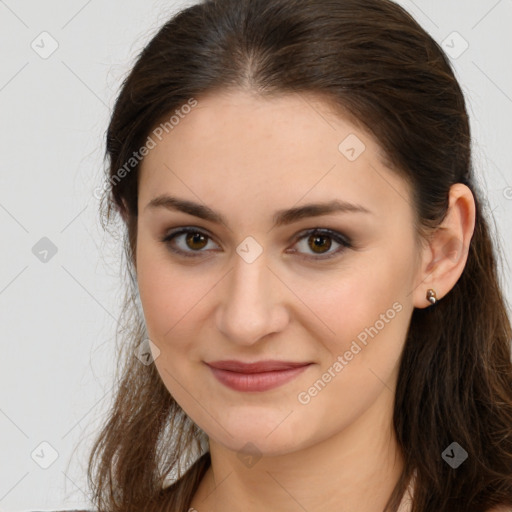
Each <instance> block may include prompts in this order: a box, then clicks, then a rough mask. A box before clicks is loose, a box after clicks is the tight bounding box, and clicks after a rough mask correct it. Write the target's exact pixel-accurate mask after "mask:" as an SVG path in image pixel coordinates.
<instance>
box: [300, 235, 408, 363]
mask: <svg viewBox="0 0 512 512" xmlns="http://www.w3.org/2000/svg"><path fill="white" fill-rule="evenodd" d="M411 261H412V258H411V255H410V254H408V251H407V250H406V249H404V246H403V245H402V246H401V248H398V249H396V248H394V247H391V246H389V247H387V248H386V247H382V248H380V249H379V250H373V251H371V252H370V251H369V252H368V253H365V254H363V253H360V254H359V255H357V258H356V257H354V258H353V259H352V260H351V264H350V266H348V265H347V267H344V268H340V270H339V272H332V273H330V275H329V276H328V277H327V275H326V277H325V279H323V278H321V279H319V280H318V281H316V282H315V287H309V288H308V291H307V292H306V293H304V294H303V295H302V297H301V298H302V299H303V302H304V303H305V304H306V305H308V306H309V307H310V309H311V310H312V311H313V312H314V313H315V315H317V317H316V323H317V324H318V325H320V326H322V327H321V329H322V330H321V332H322V333H323V334H322V336H321V339H322V342H323V343H324V345H325V347H326V348H327V349H328V351H329V352H330V354H331V356H332V355H334V356H337V355H340V354H343V353H344V352H346V351H349V350H352V351H353V352H356V351H358V348H357V345H354V343H353V342H356V343H357V344H358V345H359V346H360V347H361V349H362V350H361V351H360V355H359V356H357V359H359V360H361V361H363V360H364V359H365V358H368V357H374V356H375V357H380V356H383V355H386V356H387V357H388V359H389V358H390V357H393V355H395V356H397V355H398V353H399V351H400V348H401V347H402V345H403V341H404V339H405V335H406V331H407V328H408V324H409V317H410V313H411V312H412V302H411V301H412V296H411V294H410V292H411V288H410V283H411V279H412V273H413V270H414V269H413V266H412V264H411ZM373 340H375V342H377V343H375V342H373ZM378 340H379V341H378ZM370 343H372V344H373V345H378V346H376V348H375V349H372V351H369V350H366V348H367V347H369V345H370ZM363 353H364V355H363ZM361 356H362V357H361ZM348 357H351V355H350V354H348ZM354 359H355V358H354Z"/></svg>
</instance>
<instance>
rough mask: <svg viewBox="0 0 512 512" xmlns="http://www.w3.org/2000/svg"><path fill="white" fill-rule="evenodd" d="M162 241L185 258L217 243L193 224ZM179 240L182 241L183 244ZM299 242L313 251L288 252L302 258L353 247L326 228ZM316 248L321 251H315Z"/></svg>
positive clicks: (307, 233)
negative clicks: (333, 248)
mask: <svg viewBox="0 0 512 512" xmlns="http://www.w3.org/2000/svg"><path fill="white" fill-rule="evenodd" d="M325 241H333V242H334V244H337V245H338V246H339V247H338V248H337V249H336V250H335V251H332V252H328V251H330V250H331V249H332V247H333V243H332V242H328V243H327V244H325ZM161 242H162V243H163V244H164V245H165V246H166V247H167V248H168V249H169V250H170V251H171V252H173V253H175V254H178V255H180V256H183V257H185V258H200V257H202V256H203V253H205V252H206V251H208V250H209V249H208V245H209V244H210V243H211V244H213V245H214V246H216V245H217V244H216V243H215V242H213V240H212V238H211V237H210V236H209V235H208V234H207V233H205V232H204V231H202V230H201V229H199V228H195V227H193V226H189V227H185V228H179V229H176V230H174V231H172V232H170V233H168V234H166V236H164V237H163V238H162V239H161ZM178 242H181V244H179V243H178ZM310 243H311V245H310ZM187 244H190V245H192V246H193V245H199V247H196V248H195V249H193V248H191V247H190V245H187ZM297 244H302V247H301V249H302V250H305V251H308V250H311V251H312V252H310V253H309V254H304V252H302V250H301V251H299V250H297V249H292V250H288V251H287V252H291V253H292V254H298V257H300V258H304V259H307V260H313V261H314V260H325V259H330V258H333V257H335V256H337V255H339V254H340V253H343V252H344V251H345V250H346V249H350V248H352V247H353V246H352V242H351V240H350V239H349V238H348V237H347V236H345V235H343V234H342V233H338V232H337V231H333V230H331V229H326V228H314V229H309V230H307V231H302V232H301V233H299V234H298V235H297V236H296V237H295V239H294V244H293V245H294V246H296V245H297ZM179 245H181V247H179ZM326 246H327V247H326ZM316 249H318V250H319V251H320V252H317V253H315V250H316ZM324 249H326V252H322V250H324Z"/></svg>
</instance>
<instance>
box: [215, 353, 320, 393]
mask: <svg viewBox="0 0 512 512" xmlns="http://www.w3.org/2000/svg"><path fill="white" fill-rule="evenodd" d="M206 364H207V365H208V366H209V367H210V369H211V370H212V373H213V375H214V376H215V377H216V378H217V379H218V380H219V381H220V382H221V383H222V384H224V385H225V386H227V387H229V388H231V389H234V390H236V391H266V390H268V389H273V388H276V387H278V386H281V385H283V384H285V383H286V382H289V381H290V380H292V379H294V378H295V377H297V376H298V375H299V374H300V373H302V372H303V371H304V370H305V369H306V368H307V367H308V366H310V365H311V364H312V363H294V362H286V361H258V362H256V363H242V362H241V361H233V360H230V361H214V362H212V363H206Z"/></svg>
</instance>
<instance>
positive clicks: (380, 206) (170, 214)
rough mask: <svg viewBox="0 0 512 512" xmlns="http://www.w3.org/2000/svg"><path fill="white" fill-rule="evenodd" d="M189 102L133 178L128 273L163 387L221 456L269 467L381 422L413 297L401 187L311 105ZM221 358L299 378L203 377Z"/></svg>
mask: <svg viewBox="0 0 512 512" xmlns="http://www.w3.org/2000/svg"><path fill="white" fill-rule="evenodd" d="M197 100H198V103H197V105H196V106H195V107H193V108H191V109H190V111H189V109H188V108H186V109H182V115H180V116H179V117H177V118H176V119H179V122H178V123H176V124H175V125H174V127H173V128H172V129H169V127H168V128H167V132H166V131H165V130H161V129H160V130H159V131H158V132H153V133H158V136H155V135H153V136H152V138H153V141H154V142H155V143H156V146H155V147H153V148H152V149H150V151H149V153H148V154H147V156H146V157H145V159H144V161H143V163H142V167H141V175H140V183H139V197H138V208H139V216H138V227H137V249H136V258H137V278H138V285H139V291H140V298H141V303H142V307H143V311H144V316H145V320H146V325H147V330H148V335H149V338H150V340H151V341H152V342H153V343H154V344H155V345H156V346H157V347H158V349H159V351H160V352H159V354H158V355H157V352H156V351H155V355H157V357H156V359H155V364H156V367H157V369H158V372H159V374H160V375H161V378H162V380H163V382H164V383H165V385H166V387H167V389H168V390H169V392H170V393H171V394H172V396H173V397H174V398H175V399H176V401H177V402H178V403H179V404H180V406H181V407H182V408H183V409H184V411H185V412H186V413H187V414H188V415H189V416H190V417H191V418H192V420H193V421H194V422H195V423H196V424H197V425H199V426H200V427H201V428H202V429H203V430H204V431H205V432H206V433H207V434H208V436H209V437H210V439H214V440H216V441H217V442H219V443H221V444H222V445H224V446H225V447H227V448H230V449H232V450H240V449H241V448H243V447H244V446H245V445H246V443H252V445H255V446H256V450H257V451H259V452H261V453H265V454H274V455H277V454H282V453H286V452H290V451H294V450H298V449H301V448H305V447H308V446H311V445H313V444H316V443H319V442H321V441H323V440H326V439H327V438H329V437H331V436H333V435H335V434H337V433H339V432H341V431H343V430H345V429H353V428H356V427H357V425H360V427H361V428H362V429H364V428H367V426H365V425H368V421H366V422H365V421H363V419H364V418H366V419H368V418H370V417H371V418H373V419H374V420H375V421H379V418H380V419H381V420H383V421H386V422H387V421H388V420H389V422H390V421H391V419H390V418H391V414H392V404H393V398H394V391H395V382H396V377H397V371H398V363H399V357H400V354H401V351H402V348H403V345H404V341H405V337H406V333H407V329H408V326H409V321H410V317H411V314H412V310H413V307H414V305H415V304H414V303H413V293H412V292H413V290H415V289H416V287H417V286H418V285H419V282H418V269H419V263H418V254H419V253H418V248H417V246H416V243H415V233H414V228H413V226H414V213H413V209H412V204H411V200H410V197H411V194H410V190H409V188H408V185H407V183H406V182H405V181H404V180H403V179H402V178H400V177H398V176H397V175H396V174H394V173H393V172H391V171H390V170H389V169H387V168H386V167H385V166H384V165H383V164H382V163H381V161H380V158H379V147H378V146H377V144H376V143H375V142H374V141H373V139H371V138H370V137H369V136H368V134H367V133H365V132H363V131H361V129H359V128H356V127H355V126H354V125H352V124H351V123H350V122H348V121H347V120H345V119H343V118H340V117H339V116H336V115H335V114H334V113H332V112H330V111H329V108H328V106H327V104H326V103H322V102H321V101H320V100H315V98H314V97H312V96H308V95H300V96H299V95H288V96H282V97H280V98H278V99H262V98H258V97H256V96H254V95H250V94H248V93H243V92H230V93H229V94H228V93H225V94H223V95H218V94H215V95H209V96H205V97H202V98H197ZM185 111H186V112H188V113H186V114H184V113H183V112H185ZM159 139H161V140H159ZM153 145H154V144H151V146H153ZM166 195H167V196H172V197H173V198H175V201H171V200H167V201H166V200H165V198H164V199H162V197H163V196H166ZM155 198H160V200H159V201H157V202H154V203H153V206H151V205H150V203H151V202H152V201H154V200H155ZM180 202H187V204H188V205H192V203H193V204H194V208H189V209H188V211H183V209H182V208H180V207H179V204H180ZM335 202H338V203H337V204H338V206H336V207H335V208H333V209H332V211H330V212H327V208H325V207H327V206H333V205H336V203H335ZM313 204H314V205H323V206H316V207H311V206H310V205H313ZM166 205H167V206H166ZM173 205H174V206H173ZM340 205H341V207H339V206H340ZM307 206H309V208H306V207H307ZM318 213H320V215H318ZM206 217H208V218H206ZM219 219H221V220H219ZM315 228H318V229H320V230H323V231H322V232H319V233H316V234H311V231H312V230H314V229H315ZM185 229H189V230H190V233H189V234H187V233H186V232H185V233H184V232H183V231H182V230H185ZM173 234H176V235H175V236H173V237H172V238H170V237H169V236H170V235H173ZM166 237H169V238H168V240H167V241H163V239H164V238H166ZM226 360H238V361H241V362H246V363H252V362H257V361H265V360H277V361H280V362H293V363H301V364H304V365H306V364H307V365H308V366H303V367H302V369H301V370H300V371H298V370H295V373H293V371H291V370H288V371H286V370H285V371H281V372H279V374H276V373H274V374H273V375H274V376H275V375H277V377H276V378H278V379H279V378H281V379H283V380H281V381H279V382H280V384H279V385H277V386H275V387H271V384H269V382H270V381H271V377H269V375H271V374H269V373H266V374H265V375H262V374H260V375H259V376H258V375H254V374H253V375H252V376H250V375H247V374H245V375H244V374H243V373H242V374H241V373H233V372H229V371H227V370H225V371H224V372H214V371H213V370H212V368H211V367H210V366H208V363H212V362H216V361H226ZM216 373H217V374H218V376H216ZM230 376H231V377H232V378H231V379H230V378H229V377H230ZM286 376H287V377H288V378H290V377H291V376H293V378H291V380H286V379H285V377H286ZM222 378H224V379H227V380H224V381H222ZM229 383H231V384H232V385H233V386H235V388H233V387H231V386H230V385H228V384H229ZM374 426H375V424H374ZM347 431H348V430H347Z"/></svg>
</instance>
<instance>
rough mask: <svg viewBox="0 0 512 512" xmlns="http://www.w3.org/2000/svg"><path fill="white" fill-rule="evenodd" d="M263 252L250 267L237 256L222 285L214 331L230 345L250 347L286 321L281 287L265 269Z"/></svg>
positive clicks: (287, 316) (284, 324)
mask: <svg viewBox="0 0 512 512" xmlns="http://www.w3.org/2000/svg"><path fill="white" fill-rule="evenodd" d="M264 255H265V252H264V253H263V254H262V255H260V256H259V257H258V258H257V259H256V260H255V261H253V262H252V263H248V262H246V261H245V260H244V259H243V258H241V257H239V256H238V255H237V256H236V257H235V262H234V268H233V269H232V270H231V272H229V273H228V276H226V279H225V282H224V285H223V286H224V288H223V294H222V295H221V297H222V300H221V304H220V305H219V306H218V308H217V311H216V323H217V328H218V329H219V331H220V332H222V333H223V334H224V336H225V337H226V338H227V339H229V340H231V341H232V342H233V343H236V344H239V345H246V346H250V345H253V344H255V343H256V342H257V341H258V340H259V339H261V338H262V337H264V336H266V335H268V334H272V333H277V332H280V331H282V330H283V329H284V328H285V327H286V325H287V324H288V321H289V315H288V312H287V309H286V307H285V304H283V300H282V297H283V289H284V288H285V286H284V284H283V283H282V282H281V281H280V280H279V279H278V278H277V277H276V276H275V275H274V273H273V272H272V271H271V270H270V269H269V268H268V266H267V260H266V258H265V257H264Z"/></svg>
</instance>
